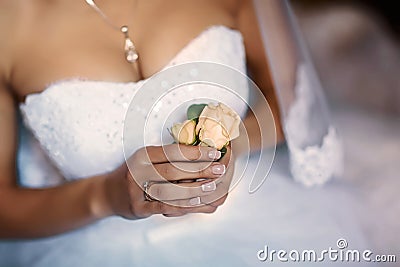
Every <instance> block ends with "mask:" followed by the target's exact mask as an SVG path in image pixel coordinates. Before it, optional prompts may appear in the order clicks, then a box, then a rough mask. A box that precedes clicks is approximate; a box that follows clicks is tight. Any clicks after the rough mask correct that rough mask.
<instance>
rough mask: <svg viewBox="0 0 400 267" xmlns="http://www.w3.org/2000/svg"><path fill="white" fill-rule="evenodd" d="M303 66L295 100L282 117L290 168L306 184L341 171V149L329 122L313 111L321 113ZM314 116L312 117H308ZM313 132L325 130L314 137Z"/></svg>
mask: <svg viewBox="0 0 400 267" xmlns="http://www.w3.org/2000/svg"><path fill="white" fill-rule="evenodd" d="M312 88H313V87H312V84H311V81H310V79H309V77H308V73H307V69H306V66H305V65H300V66H299V69H298V72H297V84H296V87H295V93H296V100H295V102H294V103H293V105H292V106H291V108H290V110H289V112H288V116H287V118H286V120H285V133H286V137H287V143H288V147H289V156H290V170H291V173H292V175H293V177H294V179H295V180H296V181H298V182H300V183H302V184H304V185H306V186H313V185H320V184H323V183H325V182H327V181H328V180H329V179H330V178H332V177H334V176H339V175H341V173H342V172H343V149H342V144H341V141H340V138H339V136H338V134H337V131H336V129H335V128H334V126H333V125H330V124H328V125H327V122H326V121H325V119H324V118H323V117H322V116H323V114H318V115H321V118H322V119H320V118H319V117H318V119H319V121H316V120H315V114H314V113H318V112H322V111H323V110H321V109H322V108H324V107H323V106H318V105H320V104H321V103H320V102H318V99H317V95H316V92H314V91H313V90H312ZM313 116H314V118H312V117H313ZM316 132H323V133H327V134H326V135H324V136H322V137H318V135H316V134H315V133H316Z"/></svg>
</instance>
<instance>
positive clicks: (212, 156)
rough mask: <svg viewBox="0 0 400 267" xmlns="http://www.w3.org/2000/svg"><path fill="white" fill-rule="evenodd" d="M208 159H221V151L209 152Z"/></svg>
mask: <svg viewBox="0 0 400 267" xmlns="http://www.w3.org/2000/svg"><path fill="white" fill-rule="evenodd" d="M208 157H209V158H210V159H219V158H220V157H221V151H218V150H211V151H209V152H208Z"/></svg>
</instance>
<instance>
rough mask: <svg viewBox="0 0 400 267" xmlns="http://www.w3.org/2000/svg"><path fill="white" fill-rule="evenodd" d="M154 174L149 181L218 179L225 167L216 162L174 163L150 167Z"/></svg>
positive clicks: (223, 172)
mask: <svg viewBox="0 0 400 267" xmlns="http://www.w3.org/2000/svg"><path fill="white" fill-rule="evenodd" d="M152 168H154V172H155V174H154V175H153V176H150V177H148V179H150V180H151V181H157V182H165V181H179V180H185V179H198V178H218V177H220V176H222V175H224V174H225V171H226V167H225V165H223V164H221V163H217V162H211V163H210V162H196V163H195V162H175V163H173V164H171V163H161V164H155V165H152Z"/></svg>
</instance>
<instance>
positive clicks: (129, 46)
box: [85, 0, 139, 63]
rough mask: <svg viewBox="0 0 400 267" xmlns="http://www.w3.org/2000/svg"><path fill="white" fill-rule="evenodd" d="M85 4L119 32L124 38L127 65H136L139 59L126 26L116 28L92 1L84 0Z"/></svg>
mask: <svg viewBox="0 0 400 267" xmlns="http://www.w3.org/2000/svg"><path fill="white" fill-rule="evenodd" d="M85 1H86V3H87V4H88V5H89V6H91V7H92V8H93V9H94V10H95V11H96V12H97V13H98V14H99V15H100V16H101V17H102V18H103V20H104V21H105V22H106V23H107V24H108V25H110V26H111V27H112V28H114V29H115V30H118V31H120V32H121V33H122V34H123V35H124V37H125V46H124V49H125V59H126V60H127V61H128V62H129V63H137V61H138V59H139V54H138V53H137V51H136V47H135V45H134V43H133V41H132V39H131V38H130V37H129V28H128V26H127V25H122V26H121V27H118V26H116V25H115V24H114V23H113V22H112V21H111V20H110V19H109V18H108V17H107V15H106V14H105V13H104V12H103V11H102V10H101V9H100V8H99V7H98V6H97V5H96V3H95V2H94V0H85Z"/></svg>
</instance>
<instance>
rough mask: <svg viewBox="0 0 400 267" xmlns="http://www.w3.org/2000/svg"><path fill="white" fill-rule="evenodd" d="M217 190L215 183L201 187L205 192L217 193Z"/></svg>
mask: <svg viewBox="0 0 400 267" xmlns="http://www.w3.org/2000/svg"><path fill="white" fill-rule="evenodd" d="M215 189H217V184H216V183H215V182H214V181H212V182H210V183H206V184H202V185H201V190H203V192H211V191H215Z"/></svg>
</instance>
